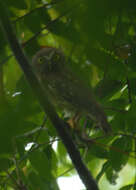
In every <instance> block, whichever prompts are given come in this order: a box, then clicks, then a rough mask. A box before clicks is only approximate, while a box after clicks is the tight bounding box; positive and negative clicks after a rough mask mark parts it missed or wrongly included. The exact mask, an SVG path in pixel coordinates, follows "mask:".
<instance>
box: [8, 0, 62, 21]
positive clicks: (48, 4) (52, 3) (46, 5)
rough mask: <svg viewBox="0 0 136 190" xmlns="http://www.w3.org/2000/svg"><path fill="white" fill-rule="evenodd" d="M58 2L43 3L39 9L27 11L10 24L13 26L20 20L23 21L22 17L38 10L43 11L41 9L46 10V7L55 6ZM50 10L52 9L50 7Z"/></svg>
mask: <svg viewBox="0 0 136 190" xmlns="http://www.w3.org/2000/svg"><path fill="white" fill-rule="evenodd" d="M58 2H59V1H58ZM58 2H51V3H45V4H44V5H41V6H40V7H36V8H35V9H32V10H31V11H29V12H28V13H26V14H25V15H23V16H20V17H18V18H16V19H15V20H13V21H12V23H13V24H14V23H16V22H18V21H20V20H21V19H23V18H24V17H26V16H28V15H30V14H32V13H33V12H35V11H37V10H40V9H43V8H46V7H48V6H50V5H55V4H57V3H58ZM60 2H61V1H60ZM51 8H52V7H51Z"/></svg>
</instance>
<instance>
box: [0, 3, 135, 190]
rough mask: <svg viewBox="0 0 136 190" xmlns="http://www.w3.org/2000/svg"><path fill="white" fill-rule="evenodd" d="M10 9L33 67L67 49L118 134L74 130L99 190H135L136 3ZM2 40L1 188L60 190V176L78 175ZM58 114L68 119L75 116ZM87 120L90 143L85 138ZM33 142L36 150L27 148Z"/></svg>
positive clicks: (29, 5) (23, 5)
mask: <svg viewBox="0 0 136 190" xmlns="http://www.w3.org/2000/svg"><path fill="white" fill-rule="evenodd" d="M5 4H6V6H7V7H8V10H9V14H10V20H11V22H12V24H13V26H14V30H15V31H16V35H17V37H18V39H19V41H20V43H21V45H22V48H23V49H24V51H25V54H26V55H27V56H28V58H29V60H30V62H31V59H32V56H33V55H34V54H35V53H36V51H38V50H39V49H40V48H41V47H42V46H52V47H57V48H60V49H62V50H63V52H64V54H65V55H66V57H67V62H68V63H69V64H71V68H72V69H73V71H74V72H76V74H78V75H79V77H80V78H81V79H82V80H84V81H85V82H86V83H88V84H89V85H91V86H92V87H93V90H94V93H95V94H96V96H97V99H98V101H99V102H100V103H101V104H102V105H103V107H104V109H105V112H106V114H107V117H108V121H109V123H110V125H111V127H112V130H113V133H112V134H111V135H110V136H106V137H103V133H102V131H100V130H97V127H94V125H93V122H92V121H87V118H82V119H81V120H80V125H81V127H80V128H81V129H79V130H76V129H75V130H72V131H71V134H72V135H73V139H74V141H75V143H76V144H77V146H78V148H79V150H80V152H81V155H82V157H83V159H84V161H85V163H86V164H87V166H88V168H89V169H90V170H91V171H92V172H93V176H94V177H95V178H96V180H97V181H98V183H99V187H100V189H101V190H102V189H109V188H110V187H112V186H113V188H114V189H120V190H121V189H122V190H123V189H124V190H125V189H132V188H133V187H134V185H135V184H134V183H135V182H134V179H135V176H134V175H135V174H134V173H135V172H134V171H135V165H134V162H135V159H136V155H135V154H134V152H135V149H136V143H135V142H136V136H135V133H136V129H135V112H136V104H135V99H136V87H135V82H136V66H135V58H136V35H135V33H136V31H135V30H136V27H135V26H136V2H135V1H134V0H132V1H131V3H130V1H128V0H124V1H123V0H120V1H116V0H114V1H108V0H103V1H98V0H95V1H92V0H84V1H82V0H76V1H72V0H52V1H44V0H43V1H42V0H39V1H37V0H34V1H32V0H27V1H26V0H22V1H17V0H14V1H12V2H11V1H8V0H6V1H5ZM0 9H1V8H0ZM0 41H1V43H0V52H1V54H0V58H1V63H0V105H1V106H0V130H1V131H0V163H1V164H0V189H2V190H8V189H10V188H12V189H21V188H22V189H23V187H24V188H28V189H30V190H31V189H32V190H37V189H40V190H42V189H49V190H52V189H55V190H58V189H59V187H58V185H57V182H56V181H57V179H58V177H59V176H62V175H64V176H72V175H73V174H74V170H73V166H72V163H71V161H70V160H69V158H68V155H67V151H66V149H65V147H64V145H63V144H62V142H61V141H60V139H59V137H58V136H57V134H56V131H55V129H54V127H53V126H52V125H51V122H50V121H49V120H48V118H47V117H46V116H45V115H44V113H43V110H42V109H41V107H40V105H39V103H38V101H37V99H36V97H35V96H34V95H33V92H32V90H31V88H30V86H29V85H28V84H27V81H26V79H25V78H24V75H23V73H22V71H21V69H20V68H19V67H18V64H17V62H16V60H15V58H14V56H13V54H12V52H11V50H10V48H9V46H8V43H7V41H6V39H5V37H4V34H3V32H2V30H0ZM58 112H59V115H60V117H61V118H63V119H64V120H67V118H69V116H68V115H66V114H64V113H62V112H61V111H60V110H58ZM85 121H86V125H85V127H86V132H87V133H88V137H87V139H86V138H81V135H82V133H83V131H84V129H82V127H83V126H84V123H85ZM88 138H89V140H88ZM30 143H32V144H33V145H32V147H31V148H30V149H29V150H26V148H27V147H28V145H30ZM54 143H55V144H57V148H56V149H55V150H54V148H53V147H54V146H53V145H54ZM126 168H131V169H126ZM127 170H129V172H130V171H132V173H133V174H132V175H131V179H130V178H129V177H128V175H127V174H126V173H127V172H126V173H125V172H124V173H125V174H124V173H123V171H127ZM125 176H127V177H125ZM118 179H121V180H122V181H123V182H122V183H119V181H118ZM126 179H127V180H126ZM104 184H106V185H105V186H104ZM115 184H117V185H116V187H115ZM111 185H112V186H111Z"/></svg>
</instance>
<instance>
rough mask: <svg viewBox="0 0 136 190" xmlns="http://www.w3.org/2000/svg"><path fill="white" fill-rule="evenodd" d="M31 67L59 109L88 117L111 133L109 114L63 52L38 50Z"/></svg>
mask: <svg viewBox="0 0 136 190" xmlns="http://www.w3.org/2000/svg"><path fill="white" fill-rule="evenodd" d="M32 66H33V68H34V72H35V73H36V76H37V78H38V79H39V81H40V84H41V85H42V87H43V88H44V89H45V90H46V92H47V94H48V96H49V97H48V98H49V99H50V100H51V102H52V103H53V104H54V106H56V108H59V109H61V110H62V111H66V112H72V113H75V114H77V113H78V114H79V115H80V116H87V117H88V118H90V119H91V120H93V121H94V122H95V123H96V124H97V126H99V127H100V128H101V129H102V130H103V131H104V132H105V133H109V132H111V127H110V125H109V123H108V121H107V117H106V114H105V113H104V111H103V108H102V106H101V105H100V104H99V103H98V102H97V101H96V99H95V95H94V94H93V92H92V89H91V87H89V86H87V85H86V84H85V83H84V81H82V80H81V79H80V77H79V76H77V75H76V73H74V72H73V70H72V69H71V67H70V64H68V63H67V62H66V58H65V55H64V53H63V52H62V51H61V50H60V49H57V48H53V47H46V48H43V49H41V50H39V51H38V52H37V53H36V54H35V55H34V57H33V59H32Z"/></svg>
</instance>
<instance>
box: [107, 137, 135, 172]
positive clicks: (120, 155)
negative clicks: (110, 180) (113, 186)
mask: <svg viewBox="0 0 136 190" xmlns="http://www.w3.org/2000/svg"><path fill="white" fill-rule="evenodd" d="M131 149H132V139H131V138H130V137H127V136H122V137H118V138H117V139H116V140H115V141H113V143H112V144H111V148H110V150H109V162H110V164H111V166H112V168H113V169H114V170H115V171H120V170H121V169H122V168H123V167H124V166H125V165H126V163H127V161H128V159H129V153H130V151H131Z"/></svg>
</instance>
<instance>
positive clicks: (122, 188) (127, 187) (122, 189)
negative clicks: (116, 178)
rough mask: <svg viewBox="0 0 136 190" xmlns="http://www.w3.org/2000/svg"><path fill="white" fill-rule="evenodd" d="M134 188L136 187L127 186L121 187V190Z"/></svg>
mask: <svg viewBox="0 0 136 190" xmlns="http://www.w3.org/2000/svg"><path fill="white" fill-rule="evenodd" d="M133 187H134V185H133V184H132V185H125V186H123V187H121V188H120V189H119V190H132V188H133Z"/></svg>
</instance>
